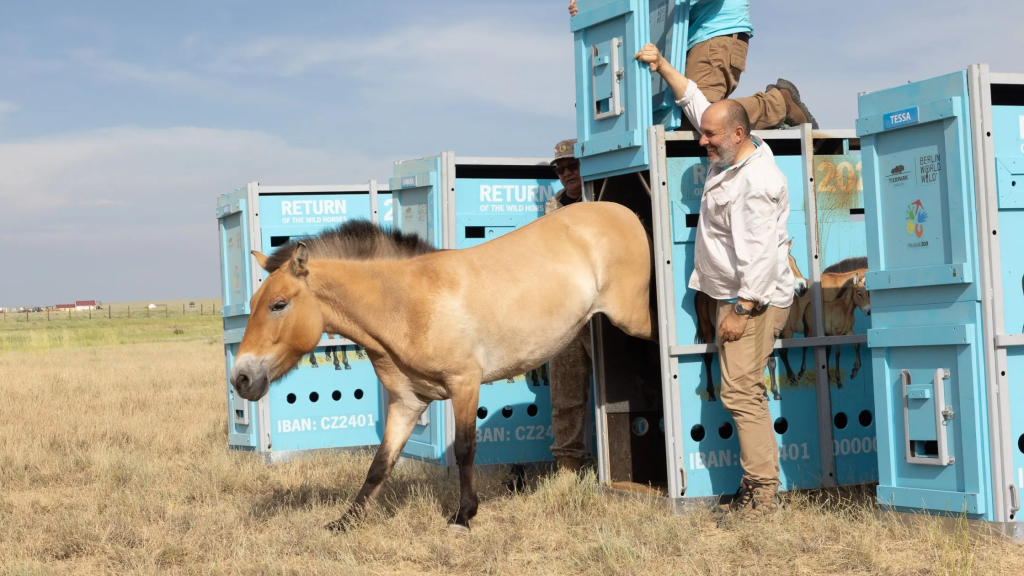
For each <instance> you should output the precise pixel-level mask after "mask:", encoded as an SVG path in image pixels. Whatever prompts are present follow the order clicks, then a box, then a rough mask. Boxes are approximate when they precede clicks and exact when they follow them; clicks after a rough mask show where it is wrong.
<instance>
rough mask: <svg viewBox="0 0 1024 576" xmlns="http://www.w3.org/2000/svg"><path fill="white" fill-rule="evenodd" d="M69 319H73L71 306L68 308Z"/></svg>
mask: <svg viewBox="0 0 1024 576" xmlns="http://www.w3.org/2000/svg"><path fill="white" fill-rule="evenodd" d="M68 320H71V308H68Z"/></svg>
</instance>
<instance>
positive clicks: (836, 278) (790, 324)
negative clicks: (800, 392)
mask: <svg viewBox="0 0 1024 576" xmlns="http://www.w3.org/2000/svg"><path fill="white" fill-rule="evenodd" d="M867 271H868V259H867V257H866V256H855V257H852V258H846V259H845V260H840V261H839V262H836V263H835V264H832V265H830V266H828V267H826V268H825V269H824V270H822V272H821V295H822V301H823V304H827V303H829V302H831V301H833V300H835V299H836V295H837V294H838V293H839V290H840V289H841V288H842V287H843V285H844V284H846V283H847V282H848V281H849V280H850V279H851V278H853V275H854V274H859V275H860V277H861V278H863V277H864V274H865V273H866V272H867ZM810 301H811V297H810V294H807V293H805V294H803V295H802V296H800V297H798V298H797V299H796V300H794V301H793V307H792V308H790V309H789V318H788V319H787V321H786V326H785V327H784V328H783V329H782V333H781V334H779V336H780V337H781V338H792V337H793V335H794V334H802V335H804V336H805V337H807V336H811V333H812V330H811V308H810V306H808V304H810ZM826 313H827V312H826ZM854 350H855V351H856V354H857V359H858V360H857V362H856V363H855V367H854V370H853V372H851V373H850V377H851V378H853V377H856V376H857V371H858V370H859V369H860V345H859V344H855V345H854ZM800 354H801V360H800V372H799V373H796V374H794V373H793V368H792V367H791V366H790V365H789V349H788V348H781V349H779V358H781V359H782V364H783V366H785V367H786V377H787V378H789V381H790V382H796V381H798V380H799V379H800V378H803V375H804V372H806V371H807V348H801V349H800ZM836 374H837V377H838V371H837V373H836ZM838 384H839V387H840V388H841V387H842V381H841V378H840V381H839V383H838Z"/></svg>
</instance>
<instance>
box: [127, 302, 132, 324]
mask: <svg viewBox="0 0 1024 576" xmlns="http://www.w3.org/2000/svg"><path fill="white" fill-rule="evenodd" d="M128 319H129V320H131V319H132V305H131V304H129V305H128Z"/></svg>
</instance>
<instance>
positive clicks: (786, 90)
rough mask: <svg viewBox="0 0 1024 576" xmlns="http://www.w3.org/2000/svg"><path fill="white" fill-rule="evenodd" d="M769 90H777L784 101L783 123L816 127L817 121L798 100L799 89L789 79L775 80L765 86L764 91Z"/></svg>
mask: <svg viewBox="0 0 1024 576" xmlns="http://www.w3.org/2000/svg"><path fill="white" fill-rule="evenodd" d="M770 90H778V91H779V92H780V93H781V94H782V99H783V100H785V102H786V117H785V118H784V119H783V120H782V122H783V123H784V124H788V125H789V126H799V125H801V124H810V125H811V127H812V128H814V129H815V130H817V129H818V121H817V120H815V119H814V116H812V115H811V111H810V110H808V109H807V106H805V105H804V103H803V102H801V101H800V91H799V90H797V88H796V85H794V84H793V83H792V82H790V81H789V80H784V79H782V78H779V79H778V80H776V81H775V84H769V85H768V87H767V88H765V92H768V91H770Z"/></svg>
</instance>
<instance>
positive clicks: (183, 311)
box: [181, 302, 185, 318]
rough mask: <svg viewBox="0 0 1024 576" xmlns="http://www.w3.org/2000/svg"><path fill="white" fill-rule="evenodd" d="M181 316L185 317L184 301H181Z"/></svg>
mask: <svg viewBox="0 0 1024 576" xmlns="http://www.w3.org/2000/svg"><path fill="white" fill-rule="evenodd" d="M181 317H182V318H184V317H185V303H184V302H182V303H181Z"/></svg>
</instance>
